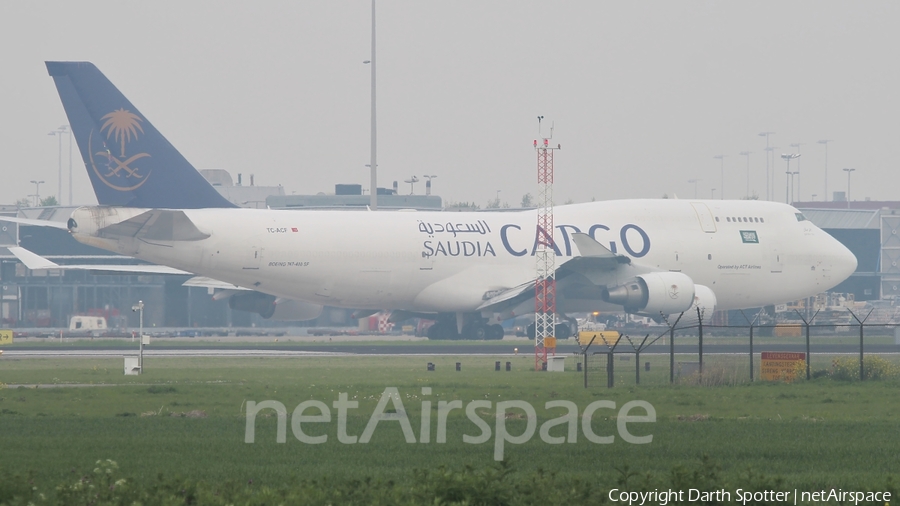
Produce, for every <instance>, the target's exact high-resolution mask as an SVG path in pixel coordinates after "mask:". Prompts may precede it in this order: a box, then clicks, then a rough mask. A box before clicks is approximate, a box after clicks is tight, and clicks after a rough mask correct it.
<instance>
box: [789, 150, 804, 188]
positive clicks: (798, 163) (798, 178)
mask: <svg viewBox="0 0 900 506" xmlns="http://www.w3.org/2000/svg"><path fill="white" fill-rule="evenodd" d="M803 144H804V143H802V142H795V143H793V144H791V147H792V148H797V154H798V155H799V154H800V146H802V145H803ZM796 170H797V171H796V174H797V186H796V187H795V188H796V189H797V200H798V201H799V200H801V199H800V160H797V169H796ZM793 185H794V181H793V180H791V186H793ZM791 195H793V193H791ZM791 198H793V197H791Z"/></svg>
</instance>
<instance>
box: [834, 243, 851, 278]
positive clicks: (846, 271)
mask: <svg viewBox="0 0 900 506" xmlns="http://www.w3.org/2000/svg"><path fill="white" fill-rule="evenodd" d="M833 240H834V243H835V244H834V248H833V249H834V252H833V253H832V255H831V257H832V259H831V261H832V269H833V272H834V277H835V278H836V279H840V280H841V281H843V280H845V279H847V278H849V277H850V275H851V274H853V273H854V272H856V266H857V260H856V255H854V254H853V252H852V251H850V250H849V249H847V247H846V246H844V245H843V244H841V243H840V242H838V241H837V240H836V239H833Z"/></svg>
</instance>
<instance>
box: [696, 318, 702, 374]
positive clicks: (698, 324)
mask: <svg viewBox="0 0 900 506" xmlns="http://www.w3.org/2000/svg"><path fill="white" fill-rule="evenodd" d="M697 328H699V329H700V341H699V343H700V371H699V372H700V380H701V381H703V313H701V312H700V308H699V307H698V308H697Z"/></svg>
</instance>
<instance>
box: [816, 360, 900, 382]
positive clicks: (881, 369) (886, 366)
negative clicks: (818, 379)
mask: <svg viewBox="0 0 900 506" xmlns="http://www.w3.org/2000/svg"><path fill="white" fill-rule="evenodd" d="M830 376H831V378H832V379H836V380H842V381H852V380H858V379H859V358H858V357H839V358H836V359H834V361H832V363H831V374H830ZM894 378H900V366H897V365H896V364H892V363H891V362H888V361H887V360H885V359H883V358H881V357H876V356H868V357H865V358H864V359H863V379H867V380H882V379H894Z"/></svg>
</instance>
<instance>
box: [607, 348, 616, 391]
mask: <svg viewBox="0 0 900 506" xmlns="http://www.w3.org/2000/svg"><path fill="white" fill-rule="evenodd" d="M613 364H615V360H613V352H612V351H610V352H608V353H607V354H606V388H612V387H613V385H614V384H615V378H614V376H613V367H614V366H613Z"/></svg>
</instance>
